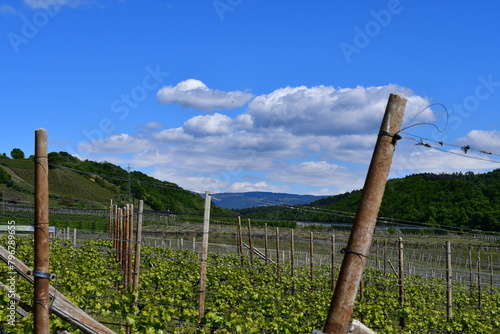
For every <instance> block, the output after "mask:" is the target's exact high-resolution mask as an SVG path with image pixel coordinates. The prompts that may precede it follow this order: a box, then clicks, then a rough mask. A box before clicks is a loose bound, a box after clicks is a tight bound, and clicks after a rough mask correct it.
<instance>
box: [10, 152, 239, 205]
mask: <svg viewBox="0 0 500 334" xmlns="http://www.w3.org/2000/svg"><path fill="white" fill-rule="evenodd" d="M48 158H49V192H50V201H51V205H52V206H81V207H105V206H107V205H109V201H110V200H111V199H113V202H114V203H115V204H117V205H119V206H123V205H125V204H126V203H132V202H135V203H137V200H140V199H142V200H144V203H145V205H146V207H147V208H151V209H153V210H156V211H171V212H177V213H203V210H204V205H205V200H204V198H203V197H202V196H201V195H199V194H195V193H192V192H190V191H187V190H184V189H182V188H181V187H179V186H178V185H176V184H174V183H171V182H166V181H159V180H157V179H155V178H153V177H150V176H148V175H146V174H144V173H142V172H139V171H132V172H130V174H129V172H128V171H126V170H125V169H123V168H121V167H120V166H117V165H114V164H112V163H109V162H95V161H90V160H84V161H82V160H80V159H78V158H76V157H74V156H72V155H70V154H69V153H66V152H51V153H49V154H48ZM129 180H130V182H129ZM0 191H1V192H0V194H2V196H3V197H5V199H6V201H10V202H14V203H15V202H20V203H21V204H27V205H30V204H32V203H33V195H34V165H33V160H32V158H31V157H30V158H28V159H10V158H8V157H6V156H5V155H4V156H0ZM129 195H130V196H129ZM211 212H212V213H213V214H217V215H234V213H233V212H231V211H230V210H225V209H221V208H219V207H217V206H216V205H213V206H212V209H211Z"/></svg>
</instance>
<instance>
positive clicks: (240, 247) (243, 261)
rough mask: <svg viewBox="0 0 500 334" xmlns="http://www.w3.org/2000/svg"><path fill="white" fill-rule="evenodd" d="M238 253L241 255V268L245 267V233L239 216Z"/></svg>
mask: <svg viewBox="0 0 500 334" xmlns="http://www.w3.org/2000/svg"><path fill="white" fill-rule="evenodd" d="M238 253H239V254H240V260H241V266H242V267H243V266H244V265H245V258H244V256H243V231H242V228H241V217H240V216H238Z"/></svg>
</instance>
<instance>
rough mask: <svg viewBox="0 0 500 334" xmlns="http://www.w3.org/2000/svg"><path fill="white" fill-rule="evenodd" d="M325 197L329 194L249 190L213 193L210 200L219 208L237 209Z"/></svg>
mask: <svg viewBox="0 0 500 334" xmlns="http://www.w3.org/2000/svg"><path fill="white" fill-rule="evenodd" d="M325 197H329V196H315V195H296V194H287V193H273V192H265V191H251V192H244V193H215V194H213V195H212V201H213V202H214V203H215V204H216V205H217V206H219V207H221V208H224V209H235V210H239V209H247V208H252V207H259V206H268V205H278V204H280V203H284V204H289V205H296V204H309V203H311V202H314V201H317V200H320V199H322V198H325Z"/></svg>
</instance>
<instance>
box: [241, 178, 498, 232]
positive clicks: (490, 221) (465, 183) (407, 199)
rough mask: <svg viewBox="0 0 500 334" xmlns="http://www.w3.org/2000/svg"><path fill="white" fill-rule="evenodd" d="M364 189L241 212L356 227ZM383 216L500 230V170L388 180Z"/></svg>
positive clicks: (381, 214)
mask: <svg viewBox="0 0 500 334" xmlns="http://www.w3.org/2000/svg"><path fill="white" fill-rule="evenodd" d="M360 197H361V190H356V191H353V192H350V193H345V194H341V195H337V196H333V197H328V198H324V199H320V200H318V201H315V202H312V203H310V204H309V205H304V206H294V208H287V207H283V206H281V207H279V206H272V207H271V206H270V207H260V208H251V209H246V210H241V211H240V213H241V214H242V215H248V216H252V217H254V218H261V219H276V218H279V219H281V220H283V219H292V220H299V221H300V220H305V221H326V222H328V221H334V222H348V223H352V221H353V218H352V216H353V215H354V214H355V212H356V210H357V207H358V202H359V199H360ZM379 217H388V218H393V219H401V220H407V221H412V222H419V223H423V224H425V225H427V226H453V227H460V228H467V229H478V230H486V231H500V169H496V170H494V171H492V172H489V173H485V174H474V173H472V172H467V173H454V174H439V175H437V174H431V173H424V174H415V175H410V176H407V177H404V178H400V179H391V180H389V181H388V182H387V187H386V190H385V193H384V198H383V201H382V206H381V208H380V212H379Z"/></svg>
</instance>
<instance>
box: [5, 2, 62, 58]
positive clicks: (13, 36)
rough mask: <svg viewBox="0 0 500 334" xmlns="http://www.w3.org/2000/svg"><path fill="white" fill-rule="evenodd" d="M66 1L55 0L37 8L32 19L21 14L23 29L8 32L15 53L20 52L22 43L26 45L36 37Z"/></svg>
mask: <svg viewBox="0 0 500 334" xmlns="http://www.w3.org/2000/svg"><path fill="white" fill-rule="evenodd" d="M66 2H67V1H66V0H54V1H53V3H49V4H48V5H47V6H46V7H44V8H41V9H39V10H37V11H36V12H35V13H34V14H33V15H32V16H31V18H30V19H28V18H27V17H26V16H24V15H23V16H21V20H22V21H23V25H22V26H21V31H20V32H18V33H15V32H9V33H8V34H7V39H8V40H9V42H10V46H11V47H12V50H13V51H14V53H16V54H17V53H19V51H20V47H21V45H26V44H28V43H29V42H30V41H31V40H32V39H33V38H35V37H36V36H37V35H38V33H39V32H40V30H41V29H42V28H43V27H45V26H46V25H47V24H48V23H49V22H50V19H52V18H54V17H55V16H56V15H57V13H58V12H59V10H60V9H61V7H62V5H63V4H64V3H66Z"/></svg>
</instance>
